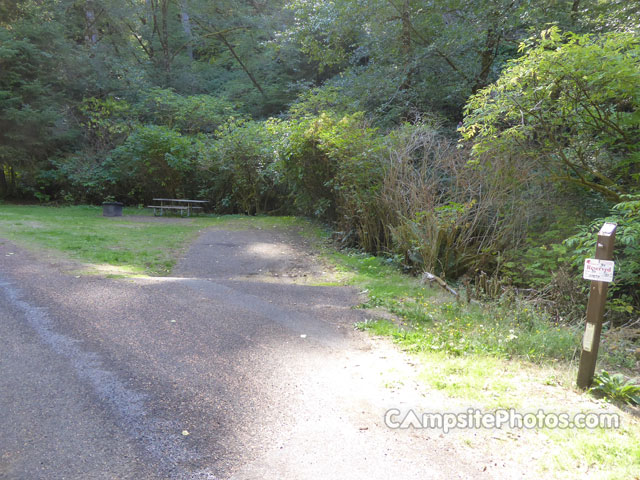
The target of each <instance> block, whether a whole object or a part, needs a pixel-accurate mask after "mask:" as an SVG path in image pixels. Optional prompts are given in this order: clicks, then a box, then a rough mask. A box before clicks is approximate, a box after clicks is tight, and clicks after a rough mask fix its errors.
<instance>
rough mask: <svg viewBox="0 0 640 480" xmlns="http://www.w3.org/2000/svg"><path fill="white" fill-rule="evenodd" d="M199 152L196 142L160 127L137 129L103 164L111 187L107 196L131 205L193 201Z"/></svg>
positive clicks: (198, 145)
mask: <svg viewBox="0 0 640 480" xmlns="http://www.w3.org/2000/svg"><path fill="white" fill-rule="evenodd" d="M203 148H204V144H203V142H202V141H201V140H200V139H197V138H195V137H187V136H183V135H181V134H180V133H178V132H176V131H175V130H171V129H169V128H167V127H164V126H157V125H143V126H140V127H137V128H136V129H135V130H134V131H133V132H132V133H131V135H129V137H128V138H127V140H126V141H125V142H124V143H123V144H122V145H121V146H119V147H117V148H115V149H114V150H113V151H112V152H111V154H110V156H109V158H107V160H106V162H105V168H106V169H107V170H108V171H109V172H110V177H111V178H113V181H114V183H115V186H114V191H113V192H111V193H112V194H114V195H115V196H116V197H117V198H118V199H119V200H125V201H128V202H134V203H140V202H144V203H148V202H150V201H151V199H152V198H153V197H159V196H170V197H172V198H177V197H180V196H183V197H188V198H193V196H194V195H195V193H196V188H197V178H198V175H197V170H198V166H199V162H198V160H199V159H200V157H201V155H202V149H203Z"/></svg>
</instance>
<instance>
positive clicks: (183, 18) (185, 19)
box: [180, 0, 193, 60]
mask: <svg viewBox="0 0 640 480" xmlns="http://www.w3.org/2000/svg"><path fill="white" fill-rule="evenodd" d="M180 22H181V23H182V29H183V30H184V34H185V36H186V37H187V41H188V42H189V43H188V44H187V55H188V56H189V58H190V59H191V60H193V45H192V44H191V41H192V40H193V33H192V31H191V19H190V18H189V12H187V3H186V1H185V0H182V1H181V2H180Z"/></svg>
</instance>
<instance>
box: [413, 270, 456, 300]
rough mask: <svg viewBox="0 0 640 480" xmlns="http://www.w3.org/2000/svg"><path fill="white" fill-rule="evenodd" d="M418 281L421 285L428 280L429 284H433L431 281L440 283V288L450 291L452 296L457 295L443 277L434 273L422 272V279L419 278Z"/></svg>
mask: <svg viewBox="0 0 640 480" xmlns="http://www.w3.org/2000/svg"><path fill="white" fill-rule="evenodd" d="M420 282H421V283H422V284H423V285H424V284H425V283H427V282H429V285H433V283H434V282H435V283H437V284H438V285H440V286H441V287H442V288H444V289H445V290H446V291H447V292H449V293H451V294H452V295H453V296H455V297H457V296H458V292H456V291H455V290H454V289H453V288H451V287H450V286H449V284H448V283H447V282H445V281H444V280H443V279H441V278H440V277H438V276H437V275H434V274H433V273H429V272H424V273H423V274H422V279H421V280H420Z"/></svg>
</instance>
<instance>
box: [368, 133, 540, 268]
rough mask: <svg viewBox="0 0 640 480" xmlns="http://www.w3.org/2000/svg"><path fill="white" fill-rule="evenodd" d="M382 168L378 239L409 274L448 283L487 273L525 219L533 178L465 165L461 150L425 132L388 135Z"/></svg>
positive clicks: (502, 165)
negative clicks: (412, 270)
mask: <svg viewBox="0 0 640 480" xmlns="http://www.w3.org/2000/svg"><path fill="white" fill-rule="evenodd" d="M384 165H385V169H384V177H383V182H382V186H381V189H380V192H379V195H378V205H377V207H376V218H377V219H379V222H380V224H381V225H383V228H384V229H385V233H384V235H382V236H381V238H384V239H385V241H386V245H385V247H386V248H387V249H388V250H391V251H394V252H397V253H402V254H403V255H404V256H405V260H406V262H407V263H409V264H411V265H413V266H414V267H415V268H417V269H422V270H427V271H430V272H432V273H435V274H437V275H439V276H443V277H448V278H455V277H457V276H459V275H461V274H463V273H465V272H467V271H469V270H472V271H473V270H479V269H488V270H487V271H489V270H491V267H492V266H495V264H496V262H497V261H498V257H497V255H498V252H500V251H502V250H504V249H506V248H508V247H513V246H515V245H517V244H518V242H519V241H520V239H521V238H522V236H523V234H524V231H525V229H526V226H527V224H528V221H529V219H530V218H531V217H532V215H533V212H532V210H534V209H532V208H531V207H532V205H534V204H535V201H536V198H535V197H536V195H537V193H536V192H537V189H536V188H535V182H534V181H533V180H534V177H535V174H534V172H531V171H527V169H524V168H520V166H518V167H517V166H516V165H514V164H513V163H512V162H510V161H508V160H499V159H492V161H491V162H489V161H486V160H485V161H482V162H480V163H476V164H474V165H471V164H470V163H469V150H468V149H466V148H460V147H459V145H458V144H457V142H456V141H454V140H452V139H449V138H446V137H444V136H443V135H441V134H440V133H438V132H437V130H435V129H433V128H429V127H427V126H408V127H404V128H402V129H399V130H397V131H396V132H394V134H392V135H390V136H389V137H388V148H387V156H386V158H385V159H384ZM378 235H380V234H378Z"/></svg>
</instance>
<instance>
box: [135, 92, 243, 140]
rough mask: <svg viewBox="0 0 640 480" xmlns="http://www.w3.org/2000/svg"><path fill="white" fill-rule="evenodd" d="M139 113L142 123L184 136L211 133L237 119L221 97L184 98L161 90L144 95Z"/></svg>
mask: <svg viewBox="0 0 640 480" xmlns="http://www.w3.org/2000/svg"><path fill="white" fill-rule="evenodd" d="M138 110H139V112H138V113H139V115H140V117H141V119H142V121H146V122H148V123H154V124H157V125H164V126H166V127H168V128H170V129H175V130H178V131H179V132H181V133H183V134H196V133H213V132H215V131H216V129H217V128H218V127H220V126H221V125H223V124H224V123H225V122H226V121H227V120H228V119H229V118H231V117H237V116H238V114H237V112H236V110H235V107H234V105H233V104H232V103H231V102H229V101H227V100H224V99H222V98H218V97H214V96H211V95H190V96H183V95H179V94H177V93H175V92H174V91H173V90H171V89H162V88H153V89H150V90H148V91H146V92H144V93H143V95H142V100H141V102H140V105H139V106H138Z"/></svg>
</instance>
